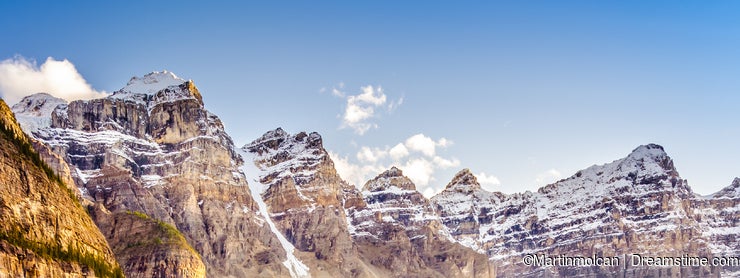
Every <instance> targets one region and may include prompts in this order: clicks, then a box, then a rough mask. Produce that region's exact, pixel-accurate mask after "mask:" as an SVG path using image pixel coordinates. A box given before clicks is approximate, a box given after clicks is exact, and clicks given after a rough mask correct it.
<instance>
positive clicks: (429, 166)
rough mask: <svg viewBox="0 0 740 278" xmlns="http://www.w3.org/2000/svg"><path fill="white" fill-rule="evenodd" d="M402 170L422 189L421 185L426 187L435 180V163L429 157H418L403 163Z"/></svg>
mask: <svg viewBox="0 0 740 278" xmlns="http://www.w3.org/2000/svg"><path fill="white" fill-rule="evenodd" d="M400 168H401V170H402V171H403V174H404V175H406V176H407V177H409V179H411V180H412V181H413V182H414V184H416V186H417V189H419V190H421V189H420V187H422V188H423V187H426V186H427V185H429V182H430V181H432V180H434V178H433V177H432V174H434V168H435V167H434V164H433V163H432V162H430V161H429V160H427V159H423V158H416V159H412V160H409V161H407V162H406V163H405V164H404V165H402V166H401V167H400Z"/></svg>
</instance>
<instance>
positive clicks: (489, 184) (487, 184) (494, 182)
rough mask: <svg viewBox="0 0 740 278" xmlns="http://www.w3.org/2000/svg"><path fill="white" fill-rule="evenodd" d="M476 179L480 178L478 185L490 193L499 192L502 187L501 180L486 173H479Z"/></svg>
mask: <svg viewBox="0 0 740 278" xmlns="http://www.w3.org/2000/svg"><path fill="white" fill-rule="evenodd" d="M476 178H478V183H480V185H481V187H483V189H485V190H488V191H497V190H498V189H499V188H497V187H498V186H499V185H501V180H499V179H498V177H496V176H494V175H489V174H486V173H485V172H480V173H478V175H476Z"/></svg>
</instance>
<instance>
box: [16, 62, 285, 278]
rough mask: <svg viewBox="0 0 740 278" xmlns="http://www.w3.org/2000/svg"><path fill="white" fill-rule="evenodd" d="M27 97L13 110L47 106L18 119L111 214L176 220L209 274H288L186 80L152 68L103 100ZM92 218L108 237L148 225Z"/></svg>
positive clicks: (172, 256) (225, 143) (227, 145)
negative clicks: (62, 100)
mask: <svg viewBox="0 0 740 278" xmlns="http://www.w3.org/2000/svg"><path fill="white" fill-rule="evenodd" d="M29 98H31V99H32V101H31V100H28V99H25V100H23V101H21V102H20V103H19V104H18V105H16V106H14V108H13V109H14V111H16V113H18V114H19V115H23V116H24V117H25V116H29V114H30V113H32V112H37V111H46V112H49V113H50V114H48V115H47V114H44V113H42V114H40V115H41V116H36V115H30V116H32V119H36V118H38V117H47V118H48V119H43V120H36V121H34V122H33V123H34V124H35V125H27V126H33V127H34V128H35V129H30V131H32V134H33V135H34V137H36V138H37V139H38V140H39V141H41V142H43V143H44V144H46V145H47V146H49V147H50V148H51V149H52V150H53V151H54V152H55V153H57V154H59V155H60V156H61V157H63V158H64V160H65V161H66V162H67V163H68V164H69V165H70V168H71V169H72V170H71V174H72V176H73V178H74V180H75V181H76V184H77V185H78V188H79V189H80V191H81V192H82V195H83V197H84V198H86V199H87V200H89V201H91V202H94V203H98V204H102V205H103V206H104V208H105V209H106V210H108V211H110V212H111V214H110V215H111V217H114V218H115V217H117V215H121V213H126V212H142V213H144V214H146V215H149V216H151V217H152V218H153V219H156V221H162V222H163V223H166V224H169V225H172V226H173V227H176V229H177V230H179V231H180V232H182V234H183V235H184V238H185V240H186V241H187V242H188V243H189V244H190V245H191V246H192V247H193V248H194V249H195V250H196V251H197V252H198V253H199V254H200V258H201V259H202V261H203V263H204V264H205V266H206V271H207V274H208V275H209V276H218V277H224V276H235V277H244V276H247V275H265V276H274V275H288V271H287V269H286V268H285V267H284V266H283V265H282V262H283V261H284V260H285V252H284V251H283V250H282V249H281V248H277V247H276V246H277V242H278V240H277V238H276V237H275V235H274V234H273V233H272V231H271V230H270V229H269V228H268V227H267V226H265V225H264V218H262V216H261V215H260V214H258V212H257V205H256V203H255V202H254V200H253V198H252V196H251V193H250V190H249V188H248V186H247V182H246V179H245V178H244V175H243V173H242V172H241V171H240V170H239V166H240V165H241V164H242V160H241V158H240V157H239V156H238V155H237V154H236V152H235V150H234V146H233V143H232V141H231V138H230V137H229V136H228V135H226V133H225V132H224V129H223V125H222V124H221V121H220V120H219V119H218V117H216V116H215V115H213V114H211V113H210V112H208V111H207V110H205V108H204V107H203V100H202V97H201V95H200V92H199V91H198V90H197V88H196V87H195V85H194V84H193V82H192V81H186V80H182V79H180V78H178V77H176V76H175V75H174V74H172V73H169V72H155V73H151V74H148V75H145V76H144V77H135V78H132V79H131V81H130V82H129V83H128V85H127V86H126V87H124V88H123V89H121V90H119V91H116V92H115V93H114V94H113V95H111V96H109V97H107V98H103V99H94V100H89V101H74V102H72V103H69V104H64V103H59V101H58V100H54V99H49V96H48V95H34V96H31V97H29ZM44 99H46V100H44ZM51 105H53V108H50V107H48V106H51ZM47 124H48V125H47ZM101 217H104V216H101ZM98 220H99V221H98V224H99V225H100V226H101V228H104V229H103V231H105V232H106V233H108V234H107V235H106V236H107V237H108V238H109V239H114V238H117V234H119V233H120V232H119V230H121V229H128V228H131V227H132V226H133V227H144V228H146V227H147V226H148V225H149V224H148V223H146V221H144V222H142V223H130V222H132V221H134V222H135V221H138V220H136V219H128V220H130V221H128V220H127V221H110V220H103V219H98ZM139 222H141V221H139ZM111 223H112V225H113V227H110V226H109V225H108V224H111ZM120 225H123V226H120ZM115 242H120V243H121V244H123V243H126V241H115ZM126 244H128V243H126ZM113 249H114V250H115V251H119V250H124V249H125V248H122V247H121V246H113ZM117 255H120V256H124V255H121V254H117ZM132 255H133V256H137V255H138V256H142V257H141V258H130V260H131V261H137V262H156V261H161V260H160V259H162V260H164V261H168V262H178V261H179V260H181V259H182V258H183V257H182V256H181V252H180V251H177V250H174V251H172V252H170V253H166V252H165V254H158V255H156V257H152V256H153V255H152V254H147V253H132ZM126 256H128V255H126ZM193 259H194V258H193V257H192V256H185V259H184V260H185V261H183V262H180V263H181V264H180V265H191V264H190V263H189V262H190V261H192V260H193ZM192 265H193V266H194V267H195V268H194V269H191V270H189V271H187V272H188V273H192V274H202V272H201V271H200V270H199V266H198V264H197V263H193V264H192ZM155 268H157V266H156V265H155V264H146V263H145V264H142V266H141V267H137V268H126V269H127V275H129V276H137V275H140V274H142V273H150V271H153V269H155ZM164 273H166V274H167V275H166V276H178V275H179V274H182V273H179V274H178V273H175V272H164ZM183 276H185V275H183ZM187 276H197V275H187Z"/></svg>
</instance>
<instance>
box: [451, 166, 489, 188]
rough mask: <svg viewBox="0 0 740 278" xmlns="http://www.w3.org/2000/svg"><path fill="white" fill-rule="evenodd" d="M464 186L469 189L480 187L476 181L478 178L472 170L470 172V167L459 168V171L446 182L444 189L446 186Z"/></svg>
mask: <svg viewBox="0 0 740 278" xmlns="http://www.w3.org/2000/svg"><path fill="white" fill-rule="evenodd" d="M453 187H454V188H465V189H467V190H469V191H472V190H477V189H480V188H481V187H480V183H478V178H476V177H475V175H473V173H472V172H470V169H468V168H465V169H462V170H460V172H457V174H455V177H454V178H452V181H450V183H448V184H447V186H446V187H445V189H447V188H453Z"/></svg>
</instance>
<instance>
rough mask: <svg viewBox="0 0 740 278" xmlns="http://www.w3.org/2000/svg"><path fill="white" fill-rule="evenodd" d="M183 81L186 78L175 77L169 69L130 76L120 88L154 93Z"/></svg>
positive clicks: (141, 92)
mask: <svg viewBox="0 0 740 278" xmlns="http://www.w3.org/2000/svg"><path fill="white" fill-rule="evenodd" d="M185 82H187V80H185V79H182V78H180V77H177V75H175V74H174V73H172V72H170V71H167V70H163V71H153V72H150V73H147V74H145V75H144V76H142V77H139V76H134V77H131V79H130V80H129V81H128V83H127V84H126V87H123V89H122V90H123V91H126V92H131V93H136V94H154V93H156V92H158V91H160V90H163V89H165V88H167V87H169V86H177V85H180V84H182V83H185Z"/></svg>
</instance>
